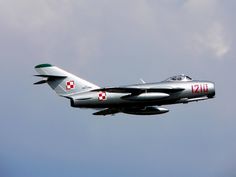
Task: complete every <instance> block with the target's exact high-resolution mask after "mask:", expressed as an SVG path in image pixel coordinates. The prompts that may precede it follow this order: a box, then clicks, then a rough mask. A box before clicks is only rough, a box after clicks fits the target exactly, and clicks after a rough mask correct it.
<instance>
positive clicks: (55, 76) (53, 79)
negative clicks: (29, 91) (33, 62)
mask: <svg viewBox="0 0 236 177" xmlns="http://www.w3.org/2000/svg"><path fill="white" fill-rule="evenodd" d="M35 70H36V71H37V72H38V73H39V75H36V76H38V77H42V78H43V80H41V81H39V82H36V83H34V84H44V83H47V84H48V85H49V86H50V87H51V88H52V89H53V90H54V91H55V92H56V93H57V94H58V95H60V96H64V97H70V96H73V95H74V94H77V93H80V92H85V91H89V90H93V89H98V88H99V87H98V86H96V85H94V84H92V83H90V82H88V81H86V80H84V79H81V78H79V77H77V76H75V75H73V74H71V73H68V72H67V71H64V70H62V69H60V68H58V67H56V66H53V65H51V64H40V65H37V66H35Z"/></svg>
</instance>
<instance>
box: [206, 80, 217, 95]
mask: <svg viewBox="0 0 236 177" xmlns="http://www.w3.org/2000/svg"><path fill="white" fill-rule="evenodd" d="M215 94H216V92H215V84H214V83H213V82H209V84H208V95H207V96H208V97H209V98H214V96H215Z"/></svg>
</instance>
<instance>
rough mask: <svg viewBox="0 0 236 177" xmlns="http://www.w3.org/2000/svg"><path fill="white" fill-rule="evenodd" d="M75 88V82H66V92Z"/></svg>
mask: <svg viewBox="0 0 236 177" xmlns="http://www.w3.org/2000/svg"><path fill="white" fill-rule="evenodd" d="M74 88H75V81H68V82H66V90H68V91H69V90H71V89H74Z"/></svg>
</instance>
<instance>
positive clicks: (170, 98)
mask: <svg viewBox="0 0 236 177" xmlns="http://www.w3.org/2000/svg"><path fill="white" fill-rule="evenodd" d="M122 88H127V89H130V88H137V89H143V90H146V91H145V92H143V93H141V94H138V95H132V94H130V93H113V92H109V91H106V92H105V94H106V99H104V100H100V99H99V94H100V92H99V91H96V90H90V91H86V92H83V93H79V94H75V95H73V100H71V106H73V107H80V108H114V107H116V108H120V107H142V106H154V105H157V106H160V105H168V104H177V103H188V102H192V101H201V100H205V99H209V98H213V97H214V96H215V85H214V83H213V82H209V81H186V82H183V81H163V82H157V83H145V84H137V85H129V86H123V87H122ZM166 88H177V89H179V91H174V92H172V91H169V90H166Z"/></svg>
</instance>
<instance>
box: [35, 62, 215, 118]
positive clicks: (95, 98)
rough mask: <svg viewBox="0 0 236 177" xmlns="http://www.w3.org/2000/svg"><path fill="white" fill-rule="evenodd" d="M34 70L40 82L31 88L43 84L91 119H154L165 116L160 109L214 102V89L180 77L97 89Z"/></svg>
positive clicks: (57, 72) (51, 69)
mask: <svg viewBox="0 0 236 177" xmlns="http://www.w3.org/2000/svg"><path fill="white" fill-rule="evenodd" d="M35 70H36V71H37V72H38V73H39V75H35V76H38V77H41V78H43V79H42V80H41V81H39V82H36V83H34V84H44V83H47V84H48V85H49V86H50V87H51V88H52V89H53V90H54V91H55V92H56V93H57V94H58V95H59V96H62V97H65V98H68V99H69V100H70V103H71V106H72V107H76V108H92V109H96V110H97V112H95V113H93V115H103V116H105V115H114V114H116V113H126V114H134V115H155V114H163V113H167V112H169V110H168V109H166V108H163V107H161V106H163V105H170V104H177V103H189V102H193V101H202V100H207V99H211V98H214V96H215V85H214V83H213V82H210V81H199V80H192V79H191V78H190V77H189V76H186V75H184V74H182V75H177V76H173V77H170V78H168V79H166V80H164V81H161V82H156V83H145V82H144V81H143V83H142V84H135V85H128V86H120V87H104V88H101V87H98V86H97V85H94V84H92V83H90V82H88V81H86V80H84V79H81V78H79V77H77V76H75V75H73V74H71V73H69V72H66V71H64V70H62V69H60V68H58V67H56V66H53V65H51V64H40V65H37V66H35Z"/></svg>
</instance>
